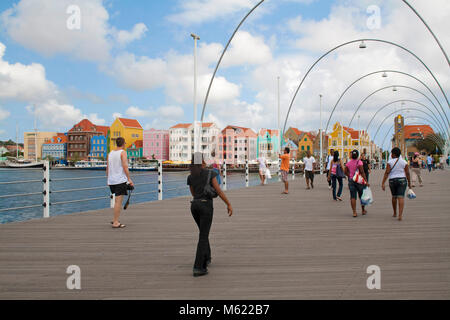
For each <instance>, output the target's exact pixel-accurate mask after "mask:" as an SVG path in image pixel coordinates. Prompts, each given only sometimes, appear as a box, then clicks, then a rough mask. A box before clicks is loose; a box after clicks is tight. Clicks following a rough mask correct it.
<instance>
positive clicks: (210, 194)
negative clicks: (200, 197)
mask: <svg viewBox="0 0 450 320" xmlns="http://www.w3.org/2000/svg"><path fill="white" fill-rule="evenodd" d="M211 172H212V171H211V170H208V179H206V184H205V187H204V188H203V194H204V195H205V196H206V197H207V198H208V199H214V198H217V196H218V194H217V191H216V189H214V187H213V186H212V185H211Z"/></svg>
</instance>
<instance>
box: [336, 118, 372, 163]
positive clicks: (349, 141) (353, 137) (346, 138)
mask: <svg viewBox="0 0 450 320" xmlns="http://www.w3.org/2000/svg"><path fill="white" fill-rule="evenodd" d="M328 136H329V143H328V152H330V150H331V149H334V150H335V151H339V153H340V156H341V158H343V159H348V158H349V154H350V152H352V151H353V150H355V149H356V150H358V151H359V152H360V154H361V153H363V152H364V151H365V152H366V153H367V154H368V153H369V152H370V137H369V134H368V133H367V132H365V131H361V132H359V131H358V130H355V129H353V128H349V127H345V126H341V124H340V123H339V122H336V123H335V124H334V126H333V131H332V132H331V133H330V134H329V135H328ZM342 153H343V156H342Z"/></svg>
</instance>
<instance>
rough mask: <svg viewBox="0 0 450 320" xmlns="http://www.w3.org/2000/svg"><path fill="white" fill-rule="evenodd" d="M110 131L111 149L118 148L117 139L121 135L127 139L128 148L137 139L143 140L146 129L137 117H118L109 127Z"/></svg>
mask: <svg viewBox="0 0 450 320" xmlns="http://www.w3.org/2000/svg"><path fill="white" fill-rule="evenodd" d="M109 131H110V133H109V136H110V142H109V150H115V149H116V140H117V138H119V137H122V138H124V139H125V143H126V145H127V148H128V147H130V146H131V145H132V144H133V143H135V142H136V141H138V140H142V139H143V136H144V129H143V128H142V126H141V124H140V123H139V121H137V120H135V119H124V118H116V120H114V122H113V124H112V125H111V127H110V128H109ZM105 136H106V135H105Z"/></svg>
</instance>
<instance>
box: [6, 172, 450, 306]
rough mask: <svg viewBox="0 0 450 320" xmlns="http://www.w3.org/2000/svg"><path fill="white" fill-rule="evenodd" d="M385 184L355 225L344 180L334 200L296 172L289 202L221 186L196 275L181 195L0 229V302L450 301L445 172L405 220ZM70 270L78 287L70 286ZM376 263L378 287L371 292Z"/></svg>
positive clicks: (264, 192)
mask: <svg viewBox="0 0 450 320" xmlns="http://www.w3.org/2000/svg"><path fill="white" fill-rule="evenodd" d="M381 178H382V171H379V170H377V171H376V172H374V173H373V174H372V175H371V182H372V190H373V192H374V198H375V203H374V204H373V205H372V206H371V207H369V208H368V211H369V213H368V215H367V216H361V215H359V216H358V218H353V217H352V214H351V209H350V204H349V201H348V198H349V193H348V187H347V185H346V184H345V186H344V195H343V197H344V202H334V201H332V198H331V194H330V192H331V191H330V190H328V185H327V184H326V182H325V177H324V176H316V181H315V188H314V189H313V190H305V183H304V179H303V178H301V177H300V176H297V177H296V179H295V180H294V181H290V191H291V194H289V195H281V191H282V186H281V183H273V184H270V185H267V186H263V187H261V186H257V187H251V188H245V189H239V190H231V191H228V192H227V195H228V196H229V198H230V200H231V202H232V204H233V208H234V215H233V217H231V218H229V217H228V216H227V214H226V210H225V206H224V205H223V203H222V202H221V201H220V200H215V212H214V221H213V227H212V231H211V236H210V240H211V247H212V265H211V266H210V268H209V270H210V273H209V275H207V276H205V277H201V278H193V277H192V265H193V260H194V254H195V249H196V243H197V236H198V232H197V227H196V225H195V223H194V221H193V219H192V217H191V214H190V211H189V198H187V197H184V198H176V199H171V200H163V201H157V202H152V203H143V204H136V205H131V206H130V208H129V209H128V210H127V211H125V212H123V213H122V217H121V222H122V223H124V224H126V225H127V227H126V228H125V229H120V230H116V229H112V228H111V226H110V224H109V222H110V221H111V217H112V210H111V209H105V210H98V211H92V212H86V213H79V214H71V215H64V216H55V217H51V218H49V219H41V220H33V221H26V222H19V223H10V224H5V225H0V246H1V247H0V299H450V210H449V204H450V200H449V198H448V189H447V183H448V181H449V178H450V172H449V171H440V170H439V171H436V172H433V173H432V174H428V173H426V172H425V170H424V171H423V178H424V181H425V186H424V187H423V188H419V187H417V188H416V193H417V199H415V200H406V209H405V214H404V221H402V222H399V221H397V220H396V219H394V218H392V208H391V201H390V192H389V189H388V188H387V190H386V192H383V191H382V190H381V187H380V184H381ZM358 208H359V207H358ZM358 210H359V209H358ZM70 265H77V266H79V267H80V268H81V290H68V289H67V288H66V281H67V278H68V277H69V275H68V274H66V269H67V267H68V266H70ZM371 265H377V266H379V267H380V269H381V290H369V289H368V288H367V286H366V281H367V278H368V277H369V276H370V275H369V274H367V273H366V270H367V267H368V266H371Z"/></svg>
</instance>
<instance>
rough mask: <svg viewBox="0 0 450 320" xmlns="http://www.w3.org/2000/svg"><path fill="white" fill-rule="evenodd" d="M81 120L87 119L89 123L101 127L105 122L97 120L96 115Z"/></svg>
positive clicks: (100, 119)
mask: <svg viewBox="0 0 450 320" xmlns="http://www.w3.org/2000/svg"><path fill="white" fill-rule="evenodd" d="M83 118H86V119H89V121H91V122H92V123H93V124H95V125H98V126H103V125H105V124H106V120H105V119H102V118H99V117H98V114H97V113H90V114H89V115H88V116H84V117H83Z"/></svg>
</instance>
